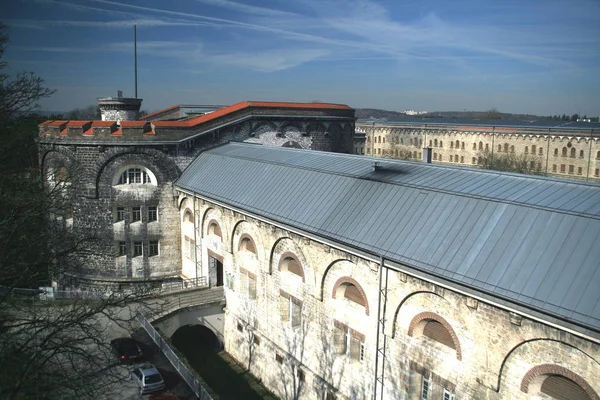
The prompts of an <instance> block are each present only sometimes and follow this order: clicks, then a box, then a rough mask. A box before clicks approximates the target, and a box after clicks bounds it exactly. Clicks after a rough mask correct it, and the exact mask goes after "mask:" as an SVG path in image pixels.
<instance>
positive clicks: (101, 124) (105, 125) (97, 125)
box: [93, 121, 117, 127]
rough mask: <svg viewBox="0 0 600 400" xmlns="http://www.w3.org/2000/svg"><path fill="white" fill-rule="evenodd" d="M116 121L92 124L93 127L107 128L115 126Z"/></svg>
mask: <svg viewBox="0 0 600 400" xmlns="http://www.w3.org/2000/svg"><path fill="white" fill-rule="evenodd" d="M116 123H117V121H94V122H93V126H94V127H101V126H104V127H108V126H113V125H114V124H116Z"/></svg>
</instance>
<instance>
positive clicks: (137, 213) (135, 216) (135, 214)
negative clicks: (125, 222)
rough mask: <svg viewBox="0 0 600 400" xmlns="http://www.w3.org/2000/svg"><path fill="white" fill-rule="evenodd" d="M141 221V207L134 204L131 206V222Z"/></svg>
mask: <svg viewBox="0 0 600 400" xmlns="http://www.w3.org/2000/svg"><path fill="white" fill-rule="evenodd" d="M141 221H142V207H141V206H136V207H131V222H141Z"/></svg>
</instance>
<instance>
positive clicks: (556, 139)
mask: <svg viewBox="0 0 600 400" xmlns="http://www.w3.org/2000/svg"><path fill="white" fill-rule="evenodd" d="M356 127H357V138H356V139H355V140H359V137H360V138H362V137H363V135H364V136H365V145H364V148H365V154H366V155H370V156H376V157H388V158H399V157H400V156H406V155H407V154H409V153H410V154H411V155H412V157H411V158H412V159H413V160H421V159H422V151H423V148H424V147H430V148H432V152H433V154H432V160H433V163H434V164H446V165H463V166H473V167H477V166H479V165H480V164H481V162H482V153H484V152H486V153H488V154H490V155H492V156H493V155H496V154H498V155H507V154H508V155H515V156H520V157H525V158H526V159H527V162H528V163H533V167H534V168H535V169H537V170H539V171H540V173H543V174H544V175H546V176H554V177H561V178H569V179H581V180H587V181H594V182H600V124H598V123H573V122H571V123H564V122H560V121H558V122H557V121H538V122H533V123H529V124H527V123H526V122H524V121H493V122H488V123H486V122H477V121H472V120H463V121H452V120H450V121H447V122H435V121H431V122H427V123H424V122H423V121H421V120H419V121H406V122H397V123H377V124H373V123H361V122H360V121H359V122H357V124H356ZM355 147H356V146H355ZM355 154H356V152H355ZM402 158H406V157H402Z"/></svg>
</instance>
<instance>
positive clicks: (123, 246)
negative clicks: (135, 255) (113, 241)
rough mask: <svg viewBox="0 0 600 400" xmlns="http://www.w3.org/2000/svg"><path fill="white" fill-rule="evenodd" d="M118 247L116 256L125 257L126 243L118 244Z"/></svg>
mask: <svg viewBox="0 0 600 400" xmlns="http://www.w3.org/2000/svg"><path fill="white" fill-rule="evenodd" d="M118 246H119V247H118V249H117V255H118V256H119V257H121V256H126V255H127V243H126V242H119V243H118Z"/></svg>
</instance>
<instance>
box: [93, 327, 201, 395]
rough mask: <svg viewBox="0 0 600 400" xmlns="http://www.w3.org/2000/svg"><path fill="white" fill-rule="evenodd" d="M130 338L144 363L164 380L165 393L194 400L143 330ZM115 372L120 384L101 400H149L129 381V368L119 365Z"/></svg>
mask: <svg viewBox="0 0 600 400" xmlns="http://www.w3.org/2000/svg"><path fill="white" fill-rule="evenodd" d="M131 337H133V338H134V339H135V340H136V341H138V343H139V345H140V348H141V349H142V352H143V353H144V357H145V361H148V362H150V363H152V364H154V366H155V367H156V368H158V370H159V371H160V374H161V375H162V377H163V379H164V380H165V384H166V386H167V390H166V391H167V392H168V393H172V394H174V395H176V396H177V398H179V399H181V400H195V399H197V397H196V396H195V395H194V392H192V390H191V389H190V388H189V386H188V385H187V384H186V383H185V382H184V381H183V380H182V379H181V377H180V376H179V374H178V373H177V371H175V369H174V368H173V366H172V365H171V363H169V361H168V360H167V358H166V357H165V356H164V355H163V354H162V353H161V352H160V350H159V349H158V347H157V346H156V345H155V344H154V342H152V339H151V338H150V337H149V336H148V334H147V333H146V331H144V330H143V329H141V328H140V329H138V330H136V331H135V332H134V333H133V334H132V335H131ZM115 368H116V372H117V373H118V374H119V376H121V377H122V379H121V382H120V383H119V384H118V385H117V386H115V387H114V388H113V389H112V390H110V391H107V393H106V394H105V396H104V397H103V399H101V400H140V399H149V398H150V396H148V395H145V396H142V395H141V394H140V390H139V387H138V386H137V385H136V383H135V382H134V381H132V380H131V379H129V369H131V366H127V365H119V366H117V367H115Z"/></svg>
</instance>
